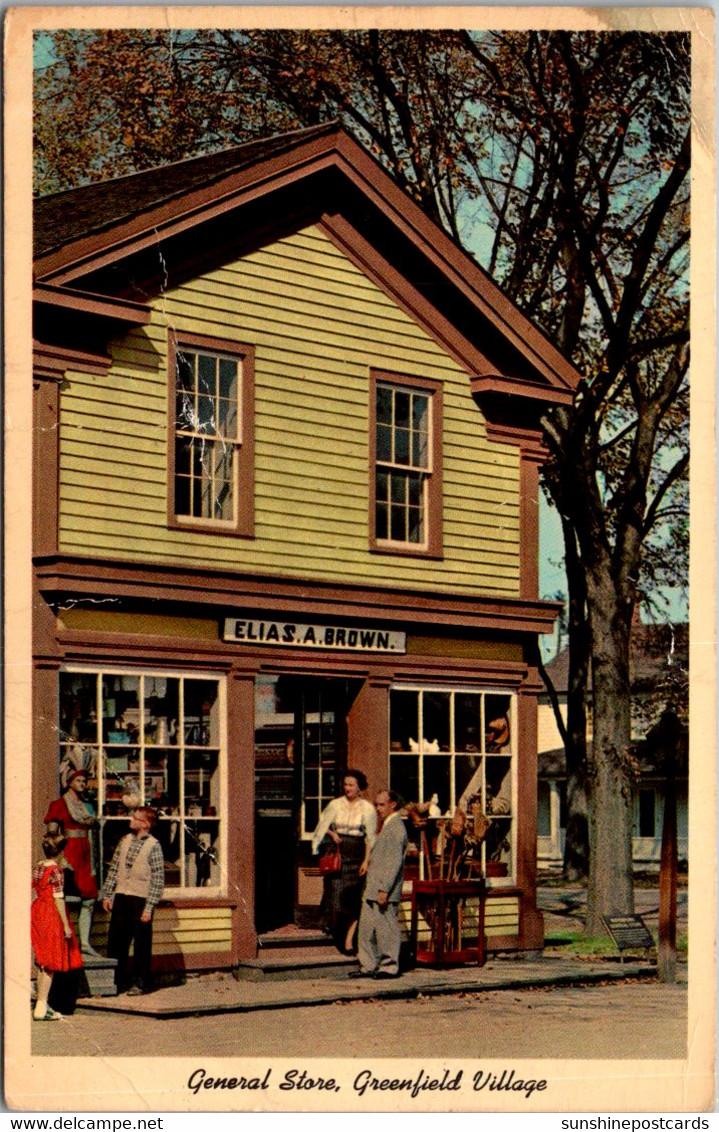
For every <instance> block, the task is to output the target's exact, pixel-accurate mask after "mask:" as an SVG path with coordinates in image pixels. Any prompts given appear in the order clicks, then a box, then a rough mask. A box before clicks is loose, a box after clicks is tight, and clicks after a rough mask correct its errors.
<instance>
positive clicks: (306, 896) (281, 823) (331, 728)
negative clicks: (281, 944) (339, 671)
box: [255, 674, 361, 934]
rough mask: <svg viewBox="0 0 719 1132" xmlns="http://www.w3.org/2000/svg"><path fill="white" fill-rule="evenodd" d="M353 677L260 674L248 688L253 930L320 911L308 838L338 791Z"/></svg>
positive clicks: (308, 922) (307, 919)
mask: <svg viewBox="0 0 719 1132" xmlns="http://www.w3.org/2000/svg"><path fill="white" fill-rule="evenodd" d="M360 687H361V681H359V680H345V679H339V678H337V679H335V678H331V677H304V676H294V675H289V674H287V675H285V674H283V675H280V676H274V675H265V674H260V675H259V676H258V678H257V683H256V694H255V924H256V929H257V932H258V934H262V933H264V932H269V931H273V930H275V929H277V928H282V927H286V926H288V925H292V924H297V925H299V926H302V927H311V926H313V925H314V923H315V922H316V921H317V919H318V917H319V900H320V896H321V884H320V883H318V878H317V877H316V876H314V875H313V874H314V872H315V870H314V869H313V862H312V849H311V838H312V833H313V831H314V829H315V827H316V825H317V822H318V821H319V816H320V813H321V811H322V809H323V808H324V807H325V806H326V805H327V803H328V802H329V801H330V799H331V798H334V797H336V796H337V794H338V793H339V789H340V786H341V775H342V771H343V770H344V768H345V767H346V765H347V726H346V721H347V713H348V711H349V708H350V705H351V703H352V701H353V699H354V698H355V696H356V695H357V693H358V691H359V689H360Z"/></svg>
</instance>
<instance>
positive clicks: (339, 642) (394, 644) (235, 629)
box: [224, 617, 407, 652]
mask: <svg viewBox="0 0 719 1132" xmlns="http://www.w3.org/2000/svg"><path fill="white" fill-rule="evenodd" d="M224 639H225V640H226V641H236V642H237V643H239V644H243V645H279V646H280V647H281V648H297V649H345V650H349V651H350V652H405V650H406V645H407V634H406V633H398V632H394V631H390V630H387V629H368V628H367V629H350V628H348V627H346V626H342V625H297V624H296V623H295V622H294V621H250V620H247V619H246V618H238V617H227V618H225V634H224Z"/></svg>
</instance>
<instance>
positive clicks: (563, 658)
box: [537, 622, 689, 869]
mask: <svg viewBox="0 0 719 1132" xmlns="http://www.w3.org/2000/svg"><path fill="white" fill-rule="evenodd" d="M688 641H689V631H688V625H686V624H680V625H643V624H641V623H639V622H636V623H635V626H634V630H633V638H632V645H633V647H632V658H631V661H632V738H633V740H634V754H635V756H636V758H637V761H638V763H639V766H640V771H641V777H640V782H639V788H638V789H637V791H636V793H635V795H634V864H635V866H636V867H637V868H638V869H642V868H645V869H649V868H658V867H659V860H660V855H661V841H662V822H663V818H664V795H665V778H664V773H663V771H662V769H661V766H660V765H658V760H657V757H656V752H655V750H654V743H653V741H652V734H651V729H652V727H653V725H654V724H655V723H656V722H657V720H658V718H659V716H660V715H661V712H662V711H663V710H664V708H665V706H666V703H667V702H668V699H669V693H670V690H671V689H676V688H677V687H678V686H679V685H680V684H681V682H682V680H685V679H686V678H687V672H688ZM568 659H569V657H568V651H567V649H564V650H563V651H562V652H560V653H559V654H558V655H557V656H556V657H555V659H554V660H553V661H552V662H551V663H550V664H548V665H547V673H548V675H549V677H550V678H551V680H552V683H553V684H554V687H555V689H556V692H557V696H558V697H559V703H560V709H561V712H562V718H563V719H565V720H566V704H567V677H568ZM590 703H591V689H590ZM683 731H684V740H685V741H686V728H684V729H683ZM591 740H592V727H591V711H590V713H589V727H588V741H589V742H590V743H591ZM537 748H538V766H537V862H538V865H539V867H540V868H556V867H558V866H560V865H561V863H562V860H563V857H564V838H565V830H566V763H565V753H564V746H563V743H562V739H561V736H560V733H559V728H558V726H557V721H556V718H555V715H554V711H553V708H552V705H551V703H550V701H549V696H548V695H544V696H542V697H540V700H539V718H538V742H537ZM677 836H678V847H679V860H680V861H686V860H687V854H688V839H689V807H688V779H687V775H686V771H684V772H683V773H681V774H680V775H679V776H678V778H677Z"/></svg>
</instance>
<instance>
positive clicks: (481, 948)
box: [411, 878, 487, 967]
mask: <svg viewBox="0 0 719 1132" xmlns="http://www.w3.org/2000/svg"><path fill="white" fill-rule="evenodd" d="M467 897H479V899H478V902H477V903H478V914H477V920H478V923H477V943H476V946H472V947H465V946H463V944H462V902H463V901H464V900H465V899H466V898H467ZM486 898H487V887H486V884H485V881H484V878H481V879H479V880H461V881H452V880H444V879H439V880H414V881H413V882H412V922H411V946H412V954H413V956H414V960H415V962H417V963H428V964H432V965H433V966H437V967H439V966H449V965H451V964H455V963H476V964H477V966H478V967H483V966H484V964H485V962H486V940H485V934H484V910H485V902H486ZM420 903H421V904H422V905H423V911H424V912H425V914H426V912H429V913H430V915H429V917H428V919H429V920H430V926H431V928H432V936H431V940H430V943H429V946H422V945H420V944H419V942H418V939H417V929H418V924H419V911H420Z"/></svg>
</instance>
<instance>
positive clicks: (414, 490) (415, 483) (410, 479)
mask: <svg viewBox="0 0 719 1132" xmlns="http://www.w3.org/2000/svg"><path fill="white" fill-rule="evenodd" d="M407 499H408V500H409V505H410V507H419V506H421V504H422V477H421V476H413V475H411V474H410V475H408V476H407Z"/></svg>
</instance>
